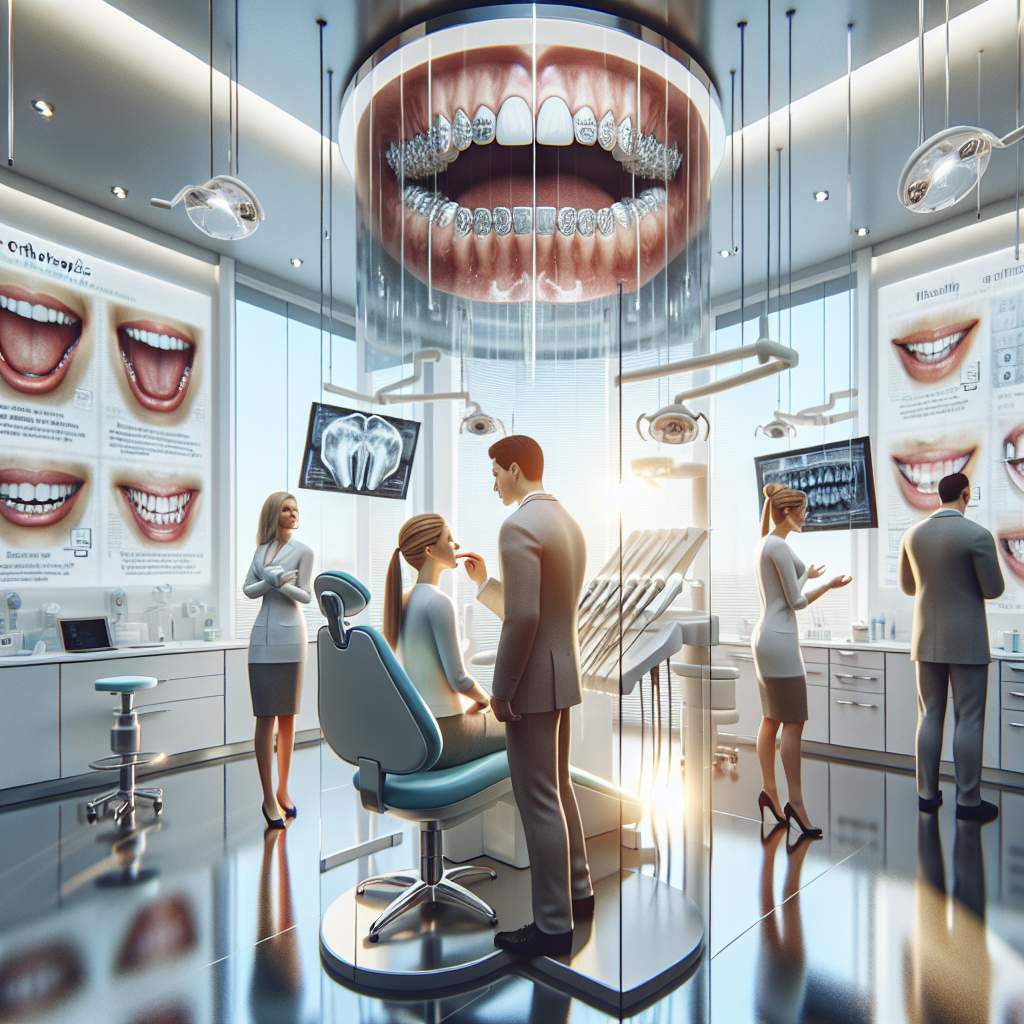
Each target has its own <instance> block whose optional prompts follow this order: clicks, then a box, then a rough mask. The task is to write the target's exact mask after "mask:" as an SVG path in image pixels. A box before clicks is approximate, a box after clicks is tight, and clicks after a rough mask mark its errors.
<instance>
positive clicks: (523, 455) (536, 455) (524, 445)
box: [487, 434, 544, 480]
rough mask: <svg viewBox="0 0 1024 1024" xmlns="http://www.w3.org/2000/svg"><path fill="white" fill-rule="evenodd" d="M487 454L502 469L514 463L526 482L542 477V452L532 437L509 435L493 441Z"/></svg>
mask: <svg viewBox="0 0 1024 1024" xmlns="http://www.w3.org/2000/svg"><path fill="white" fill-rule="evenodd" d="M487 454H488V455H489V456H490V457H491V458H492V459H494V461H495V462H497V464H498V465H499V466H501V468H502V469H508V468H509V466H511V465H512V463H513V462H514V463H516V464H517V465H518V466H519V469H520V470H521V471H522V474H523V476H525V477H526V479H527V480H540V479H541V478H542V477H543V476H544V452H543V451H541V447H540V445H539V444H537V442H536V441H534V439H533V438H532V437H527V436H526V435H525V434H509V436H508V437H503V438H502V439H501V440H500V441H495V442H494V444H492V445H491V447H490V448H488V449H487Z"/></svg>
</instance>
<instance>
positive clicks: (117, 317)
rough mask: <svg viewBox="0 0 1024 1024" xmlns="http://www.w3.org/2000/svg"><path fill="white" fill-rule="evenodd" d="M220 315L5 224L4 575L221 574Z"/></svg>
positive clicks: (84, 583) (143, 581)
mask: <svg viewBox="0 0 1024 1024" xmlns="http://www.w3.org/2000/svg"><path fill="white" fill-rule="evenodd" d="M211 320H212V303H211V299H210V296H208V295H204V294H201V293H199V292H194V291H191V290H188V289H185V288H181V287H179V286H177V285H173V284H169V283H167V282H164V281H160V280H158V279H156V278H153V277H149V276H147V275H144V274H140V273H138V272H137V271H134V270H131V269H129V268H127V267H122V266H118V265H117V264H114V263H110V262H107V261H105V260H101V259H96V258H93V257H92V256H90V255H89V254H87V253H84V252H78V251H74V250H71V249H70V248H68V247H66V246H62V245H61V244H60V243H59V242H52V241H49V240H46V239H42V238H38V237H35V236H34V235H31V234H27V233H26V232H24V231H21V230H17V229H14V228H10V227H8V226H6V225H4V224H0V585H13V584H17V585H20V586H26V587H41V588H46V587H90V586H103V587H107V586H115V585H116V586H132V585H136V586H141V585H146V586H149V585H151V584H152V583H153V582H154V580H156V581H157V582H160V583H172V584H173V583H192V584H197V585H202V584H206V583H209V581H210V551H211V534H212V529H211V523H212V516H211V497H212V495H211V446H212V429H211V416H210V371H209V367H210V363H211V359H210V356H211V352H210V348H211V341H212V332H211Z"/></svg>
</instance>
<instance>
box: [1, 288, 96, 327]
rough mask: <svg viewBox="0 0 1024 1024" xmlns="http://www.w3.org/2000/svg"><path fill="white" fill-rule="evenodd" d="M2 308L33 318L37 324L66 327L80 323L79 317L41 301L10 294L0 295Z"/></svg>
mask: <svg viewBox="0 0 1024 1024" xmlns="http://www.w3.org/2000/svg"><path fill="white" fill-rule="evenodd" d="M0 309H6V310H7V312H8V313H13V314H14V315H15V316H20V317H23V318H24V319H25V320H33V321H35V322H36V323H37V324H57V326H58V327H66V326H68V325H69V324H77V323H78V318H77V317H73V316H68V314H67V313H62V312H61V311H60V310H59V309H53V308H51V307H50V306H44V305H43V304H42V303H41V302H35V303H33V302H26V301H25V300H24V299H15V298H13V297H11V296H10V295H0Z"/></svg>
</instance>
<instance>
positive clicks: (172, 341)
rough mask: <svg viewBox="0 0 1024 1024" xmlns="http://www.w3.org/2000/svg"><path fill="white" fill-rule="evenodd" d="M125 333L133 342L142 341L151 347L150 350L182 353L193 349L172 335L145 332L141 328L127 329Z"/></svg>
mask: <svg viewBox="0 0 1024 1024" xmlns="http://www.w3.org/2000/svg"><path fill="white" fill-rule="evenodd" d="M124 333H125V334H127V335H128V337H129V338H131V339H132V340H133V341H141V342H142V344H143V345H149V347H150V348H160V349H164V350H165V351H174V352H182V351H184V350H185V349H187V348H191V347H192V346H191V345H190V344H189V343H188V342H187V341H182V340H181V338H175V337H172V336H171V335H170V334H158V333H157V332H156V331H144V330H142V329H141V328H139V327H126V328H125V332H124Z"/></svg>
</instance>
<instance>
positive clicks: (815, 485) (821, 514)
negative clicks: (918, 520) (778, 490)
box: [754, 437, 878, 533]
mask: <svg viewBox="0 0 1024 1024" xmlns="http://www.w3.org/2000/svg"><path fill="white" fill-rule="evenodd" d="M754 468H755V470H756V472H757V493H758V496H759V499H760V504H759V508H761V509H763V508H764V488H765V487H766V486H767V485H768V484H783V485H784V486H786V487H792V488H793V489H794V490H797V491H803V492H804V493H805V494H806V495H807V517H806V519H805V520H804V532H805V533H810V532H812V531H815V530H867V529H873V528H874V527H876V526H878V508H877V505H876V502H875V478H874V474H873V472H872V468H871V442H870V440H869V439H868V438H867V437H855V438H853V439H852V440H850V441H833V442H830V443H829V444H818V445H814V446H813V447H811V448H795V449H793V450H791V451H787V452H778V453H776V454H774V455H760V456H758V457H757V458H755V459H754Z"/></svg>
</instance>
